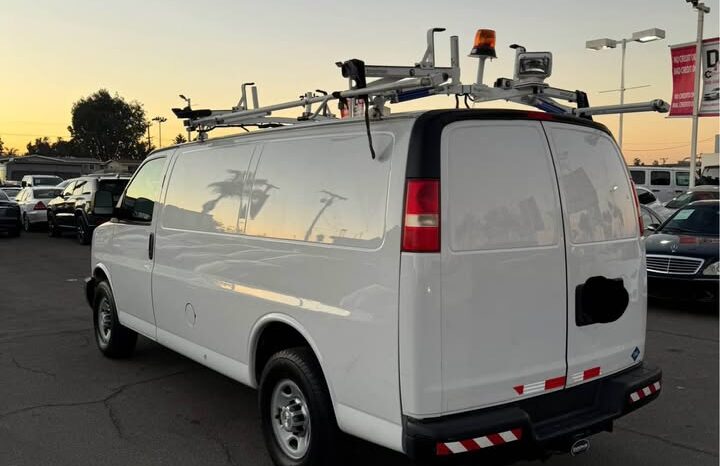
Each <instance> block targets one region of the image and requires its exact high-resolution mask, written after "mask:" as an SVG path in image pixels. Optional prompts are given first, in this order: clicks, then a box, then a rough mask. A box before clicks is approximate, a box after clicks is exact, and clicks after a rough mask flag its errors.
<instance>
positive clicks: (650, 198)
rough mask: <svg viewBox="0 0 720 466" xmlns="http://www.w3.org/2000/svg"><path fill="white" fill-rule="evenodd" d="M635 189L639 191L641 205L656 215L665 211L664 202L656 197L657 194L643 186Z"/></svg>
mask: <svg viewBox="0 0 720 466" xmlns="http://www.w3.org/2000/svg"><path fill="white" fill-rule="evenodd" d="M635 189H636V190H637V196H638V201H639V202H640V204H641V205H644V206H646V207H649V208H650V209H651V210H652V211H653V212H654V213H656V214H657V213H658V211H660V210H662V209H663V207H664V206H663V204H662V202H660V201H659V200H658V198H657V196H655V193H653V192H652V191H650V190H649V189H648V188H645V187H643V186H636V187H635ZM658 215H660V214H658ZM661 217H662V216H661Z"/></svg>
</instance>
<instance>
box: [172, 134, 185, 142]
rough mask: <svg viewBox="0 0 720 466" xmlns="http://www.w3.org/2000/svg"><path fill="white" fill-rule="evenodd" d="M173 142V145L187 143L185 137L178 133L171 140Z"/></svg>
mask: <svg viewBox="0 0 720 466" xmlns="http://www.w3.org/2000/svg"><path fill="white" fill-rule="evenodd" d="M173 142H174V143H175V144H182V143H184V142H187V139H186V138H185V136H183V135H182V133H180V134H178V135H177V136H175V139H173Z"/></svg>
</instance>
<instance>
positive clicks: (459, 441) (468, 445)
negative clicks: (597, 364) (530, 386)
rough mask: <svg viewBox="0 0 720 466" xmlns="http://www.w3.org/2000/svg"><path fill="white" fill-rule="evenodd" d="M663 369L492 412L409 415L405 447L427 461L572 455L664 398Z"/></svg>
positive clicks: (645, 369) (639, 370)
mask: <svg viewBox="0 0 720 466" xmlns="http://www.w3.org/2000/svg"><path fill="white" fill-rule="evenodd" d="M661 378H662V371H661V370H660V368H658V367H655V366H652V365H650V364H647V363H641V364H639V365H637V366H634V367H633V368H631V369H628V370H625V371H623V372H620V373H618V374H614V375H612V376H609V377H605V378H603V379H600V380H597V381H595V382H590V383H586V384H583V385H580V386H577V387H573V388H569V389H565V390H560V391H557V392H553V393H550V394H547V395H542V396H537V397H534V398H528V399H526V400H521V401H518V402H515V403H510V404H507V405H503V406H497V407H493V408H488V409H483V410H478V411H473V412H468V413H461V414H454V415H449V416H443V417H439V418H432V419H413V418H410V417H406V418H405V419H404V426H403V448H404V450H405V453H406V454H407V455H408V456H410V457H411V458H413V459H415V460H418V461H423V462H432V463H435V462H439V463H446V462H453V461H454V460H458V461H467V460H468V459H470V458H469V457H470V456H471V455H472V456H480V455H482V456H487V457H488V458H487V459H488V460H490V459H492V460H500V461H502V460H507V461H508V462H510V461H518V460H523V459H525V460H532V459H538V458H546V457H548V456H549V455H550V454H552V453H557V452H569V451H570V450H571V448H572V446H573V445H574V444H575V442H577V441H578V440H580V439H584V438H586V437H588V436H590V435H592V434H596V433H598V432H602V431H611V430H612V427H613V421H614V420H615V419H617V418H619V417H621V416H624V415H625V414H627V413H629V412H631V411H634V410H636V409H638V408H640V407H642V406H644V405H646V404H647V403H649V402H651V401H653V400H654V399H656V398H657V397H658V396H659V395H660V389H661V385H660V381H661Z"/></svg>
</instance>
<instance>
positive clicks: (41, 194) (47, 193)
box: [33, 188, 62, 199]
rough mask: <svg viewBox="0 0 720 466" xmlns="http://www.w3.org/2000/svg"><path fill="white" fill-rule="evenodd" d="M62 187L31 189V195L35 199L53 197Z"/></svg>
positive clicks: (58, 193) (57, 194)
mask: <svg viewBox="0 0 720 466" xmlns="http://www.w3.org/2000/svg"><path fill="white" fill-rule="evenodd" d="M61 192H62V189H59V188H43V189H33V197H34V198H35V199H44V198H53V197H57V196H59V195H60V193H61Z"/></svg>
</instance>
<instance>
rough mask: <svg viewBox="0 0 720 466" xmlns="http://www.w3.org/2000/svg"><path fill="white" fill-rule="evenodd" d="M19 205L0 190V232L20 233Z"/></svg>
mask: <svg viewBox="0 0 720 466" xmlns="http://www.w3.org/2000/svg"><path fill="white" fill-rule="evenodd" d="M20 225H21V223H20V206H18V204H17V202H15V201H14V200H12V199H10V198H9V197H7V194H5V193H4V192H2V191H0V232H7V233H8V234H9V235H10V236H18V235H19V234H20V228H21V226H20Z"/></svg>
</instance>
